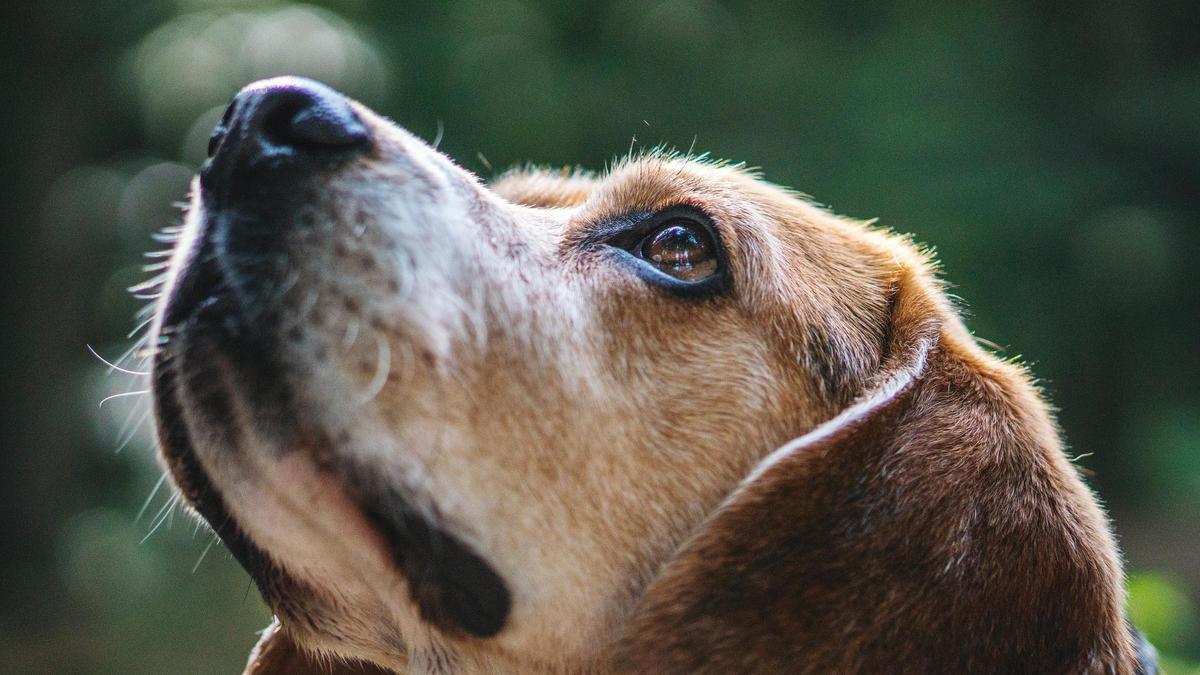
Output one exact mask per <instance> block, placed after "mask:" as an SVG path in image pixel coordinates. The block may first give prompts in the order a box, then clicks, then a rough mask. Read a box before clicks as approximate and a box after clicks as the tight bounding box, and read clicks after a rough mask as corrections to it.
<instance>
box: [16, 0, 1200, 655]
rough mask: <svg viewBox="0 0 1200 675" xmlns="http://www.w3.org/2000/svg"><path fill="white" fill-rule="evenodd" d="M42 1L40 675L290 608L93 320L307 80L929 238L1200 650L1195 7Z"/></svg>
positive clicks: (37, 433)
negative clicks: (199, 520) (723, 172)
mask: <svg viewBox="0 0 1200 675" xmlns="http://www.w3.org/2000/svg"><path fill="white" fill-rule="evenodd" d="M25 5H26V3H25V2H23V1H22V2H17V3H16V6H17V8H18V10H21V9H23V10H24V11H23V12H21V11H19V12H18V13H20V14H21V17H20V18H18V19H15V20H14V21H13V22H10V23H9V26H10V27H14V26H15V27H16V28H17V29H18V30H17V31H15V32H16V33H18V35H17V36H16V37H15V38H14V39H13V40H5V41H4V43H5V45H4V47H3V49H5V50H7V51H6V52H5V53H4V55H3V56H4V59H3V62H4V63H5V64H6V65H16V66H17V67H16V68H9V69H7V72H6V73H5V74H4V78H5V81H4V83H3V84H4V87H5V89H4V90H5V91H6V92H7V93H8V98H7V99H6V100H7V101H8V102H7V103H6V106H8V107H9V108H10V110H9V111H8V112H7V115H9V116H11V117H12V120H11V123H9V124H7V125H6V126H5V127H4V131H5V133H4V136H6V138H5V139H4V141H3V143H4V146H3V149H4V152H3V157H4V160H3V161H4V162H5V164H6V167H5V169H6V170H5V174H4V177H3V184H4V185H5V186H6V188H8V189H10V190H13V197H12V198H11V199H9V200H7V206H8V208H10V209H12V210H13V215H12V216H11V217H9V218H6V219H5V220H4V226H6V227H8V228H9V231H8V232H6V233H5V242H6V246H5V248H4V252H5V254H6V256H5V257H6V261H5V269H4V273H5V275H6V276H5V279H4V281H5V294H6V295H8V296H10V297H8V298H7V299H6V302H7V303H9V305H11V307H8V306H6V312H5V316H6V317H7V318H8V320H9V321H10V323H9V324H6V326H7V327H9V328H10V330H6V331H3V337H2V338H0V339H2V340H3V343H2V345H3V347H4V351H3V353H4V354H5V355H6V357H7V359H8V360H9V361H11V367H12V368H13V369H14V371H15V373H16V382H15V383H14V382H8V383H7V384H8V386H7V387H4V388H3V389H4V391H3V397H4V398H3V407H2V408H0V411H2V412H0V418H2V419H3V420H4V423H5V427H4V429H5V432H4V435H3V443H4V445H3V448H4V450H5V455H6V459H9V460H10V461H11V463H12V467H11V470H8V471H5V472H4V475H3V476H0V484H2V485H3V488H4V493H3V495H4V499H3V500H2V501H3V502H4V505H3V510H0V513H2V514H3V521H0V522H3V523H4V525H5V527H6V532H5V534H6V536H5V537H4V538H3V540H2V541H0V547H2V550H0V571H2V572H3V576H4V579H5V583H4V584H3V588H2V590H0V599H2V600H3V609H2V610H0V663H4V664H5V667H6V668H9V669H11V670H12V671H13V672H89V673H105V672H111V673H128V672H147V673H160V672H161V673H165V672H172V673H187V672H197V673H199V672H206V673H207V672H233V671H235V670H236V669H237V668H238V667H239V665H240V664H241V662H242V660H243V658H244V656H245V654H246V652H247V650H248V649H249V647H250V645H251V644H252V642H253V640H254V631H255V629H257V628H259V627H261V626H263V625H265V624H266V622H267V620H268V614H267V612H266V610H265V609H264V608H263V606H262V604H261V602H260V601H259V599H258V598H257V596H256V594H255V592H254V591H253V590H252V589H251V588H250V585H249V581H248V579H247V577H246V576H245V575H244V574H243V573H242V572H241V571H240V570H239V569H238V568H237V566H236V564H234V563H233V562H232V561H231V560H230V559H229V556H228V555H227V554H226V553H225V551H224V550H223V549H222V548H221V546H220V545H219V544H217V545H216V546H210V543H211V542H212V535H211V534H210V533H209V532H208V530H207V529H206V528H204V527H198V526H197V524H196V523H195V521H194V520H192V519H191V518H189V517H188V516H187V515H186V514H184V513H183V512H182V511H181V510H180V509H177V508H174V507H173V505H172V503H171V500H172V494H171V491H170V490H169V488H167V487H165V486H164V487H162V488H160V489H155V485H156V484H157V483H158V482H159V477H160V475H161V473H160V470H159V468H158V466H157V464H156V463H155V460H154V452H153V448H152V440H151V438H150V434H149V424H147V423H146V420H145V408H146V402H145V400H144V397H140V396H129V397H122V398H115V399H112V400H110V401H109V402H108V403H106V404H105V405H104V407H103V408H102V409H101V408H97V403H98V402H99V401H100V400H101V399H102V398H103V397H104V396H106V395H109V394H112V393H121V392H126V391H137V390H140V389H144V388H145V383H144V381H142V378H140V377H136V376H127V375H123V374H120V373H116V374H108V373H106V369H105V368H104V367H103V366H102V365H101V364H100V363H99V362H98V361H96V360H95V359H93V358H91V357H90V356H89V355H88V354H87V352H86V350H85V344H92V345H95V346H96V348H97V349H98V351H99V352H100V353H101V354H103V355H104V356H106V357H108V358H116V357H118V356H119V355H120V354H121V352H122V351H123V350H124V349H125V348H126V347H127V346H128V345H129V344H130V342H131V341H130V340H129V339H128V338H126V334H127V333H128V332H129V331H130V330H132V329H133V328H134V320H133V315H134V313H135V311H136V309H137V308H138V302H137V301H135V300H133V299H132V298H131V297H130V296H129V294H128V293H127V292H126V291H125V289H126V288H127V287H129V286H131V285H133V284H134V283H136V282H137V281H138V280H140V279H141V278H142V277H143V276H144V274H143V272H142V271H141V269H140V267H141V265H142V262H143V261H142V259H141V253H142V252H143V251H144V250H147V249H151V248H153V247H154V244H153V243H152V242H151V240H150V234H151V233H152V232H153V231H154V230H156V229H157V228H160V227H162V226H164V225H168V224H171V223H173V222H175V221H177V220H178V218H179V215H178V210H177V209H176V207H174V206H173V205H172V204H173V203H174V202H178V201H179V200H181V199H182V198H183V196H184V194H185V190H186V185H187V182H188V178H189V176H190V175H191V173H192V172H193V171H194V170H195V168H196V167H197V166H198V164H199V163H200V161H201V160H202V159H203V156H204V145H205V140H206V138H207V135H208V132H209V130H210V128H211V127H212V125H213V123H214V122H215V121H216V120H217V118H218V117H219V115H220V113H221V110H222V109H223V106H224V104H225V103H226V101H227V100H228V99H229V97H230V96H231V95H232V94H233V93H234V92H235V91H236V90H237V89H238V88H239V87H240V86H241V85H243V84H245V83H247V82H249V81H250V80H253V79H255V78H259V77H265V76H269V75H275V74H282V73H292V74H303V75H309V76H312V77H316V78H318V79H321V80H324V81H326V82H328V83H330V84H332V85H334V86H336V87H338V88H340V89H342V90H344V91H346V92H348V93H350V94H352V95H354V96H356V97H358V98H360V99H362V100H363V101H364V102H366V103H368V104H369V105H372V106H373V107H375V108H376V109H378V110H380V111H382V112H384V113H385V114H387V115H389V116H390V117H392V118H393V119H395V120H397V121H398V122H400V123H401V124H404V125H405V126H407V127H408V128H409V129H411V130H412V131H413V132H414V133H416V134H418V135H421V136H423V137H425V138H427V139H432V138H433V137H434V136H436V135H438V134H439V132H441V133H442V136H443V140H442V143H441V147H442V149H444V150H446V151H447V152H448V153H449V154H451V155H452V156H454V157H456V158H457V159H458V160H459V161H460V162H461V163H463V164H464V165H465V166H467V167H468V168H471V169H473V170H475V171H478V172H480V173H482V174H484V175H488V174H490V173H492V172H493V168H494V169H501V168H504V167H506V166H508V165H511V164H513V163H516V162H521V161H526V160H530V161H534V162H539V163H549V164H583V165H585V166H588V167H592V168H597V169H602V168H603V167H604V165H605V164H606V162H608V161H609V160H611V159H612V158H613V157H614V156H615V155H619V154H623V153H625V152H626V151H627V150H629V149H630V147H633V148H635V149H636V148H640V147H648V146H651V145H654V144H658V143H666V144H669V145H674V146H676V147H679V148H681V149H688V148H692V147H694V148H695V150H696V151H709V152H711V153H713V154H714V155H716V156H718V157H724V158H729V159H733V160H744V161H747V162H748V163H750V164H751V165H756V166H760V167H762V169H763V170H764V172H765V174H766V176H767V177H768V178H769V179H771V180H774V181H776V182H781V183H784V184H788V185H791V186H794V187H796V188H798V189H801V190H803V191H805V192H807V193H809V194H812V195H814V197H815V198H816V199H817V200H818V201H820V202H822V203H826V204H830V205H831V206H832V207H833V208H834V209H835V210H837V211H839V212H842V213H846V214H849V215H852V216H856V217H862V218H866V217H879V218H880V221H881V223H882V224H883V225H885V226H889V227H893V228H895V229H897V230H900V231H905V232H912V233H914V234H915V235H916V236H917V238H918V239H919V240H920V241H922V242H924V243H926V244H930V245H932V246H935V247H936V248H937V250H938V253H939V255H940V257H941V259H942V260H943V262H944V264H945V272H946V276H947V277H948V278H949V279H950V280H951V281H952V282H953V283H954V284H955V286H954V289H955V292H956V293H957V294H959V295H961V296H962V297H963V298H964V299H965V300H966V304H967V307H969V309H970V312H969V323H970V325H971V327H972V328H973V329H974V330H975V331H976V332H977V333H978V334H979V335H981V336H983V337H987V338H990V339H992V340H995V341H996V342H998V343H999V344H1000V345H1002V348H1003V349H1004V350H1005V352H1006V353H1007V354H1009V355H1011V356H1014V357H1018V358H1021V359H1023V360H1026V361H1028V362H1030V363H1032V366H1033V369H1034V371H1035V372H1036V373H1037V374H1038V375H1039V376H1041V377H1042V378H1044V380H1043V386H1044V387H1045V389H1046V391H1047V392H1048V394H1049V395H1050V396H1051V398H1052V399H1053V400H1054V401H1055V402H1056V403H1057V404H1058V405H1059V406H1060V408H1061V410H1062V412H1061V415H1060V419H1061V422H1062V425H1063V428H1064V432H1065V435H1066V438H1067V439H1068V441H1069V442H1070V444H1071V450H1070V452H1071V453H1072V455H1073V456H1074V455H1078V456H1079V458H1078V459H1077V463H1078V464H1079V466H1081V467H1082V468H1083V469H1084V470H1085V471H1086V472H1087V473H1088V475H1089V476H1090V479H1091V482H1092V484H1093V485H1094V486H1095V487H1096V489H1097V490H1098V491H1099V493H1100V494H1101V495H1102V497H1103V498H1104V499H1105V501H1106V503H1107V505H1108V506H1109V508H1110V511H1111V513H1112V514H1113V519H1114V522H1115V525H1116V528H1117V531H1118V534H1119V536H1120V540H1121V542H1122V545H1123V548H1124V550H1125V554H1126V558H1127V560H1128V562H1129V567H1130V570H1131V572H1132V576H1131V582H1130V594H1131V600H1130V607H1131V613H1132V616H1133V618H1134V620H1135V621H1136V622H1137V623H1138V625H1140V626H1141V627H1142V628H1143V629H1144V630H1145V631H1146V632H1147V633H1148V634H1149V635H1150V636H1151V638H1152V639H1153V640H1154V641H1155V643H1156V644H1157V645H1158V646H1159V648H1160V649H1161V650H1162V651H1163V652H1164V661H1165V662H1167V663H1168V664H1170V665H1171V666H1172V670H1171V672H1176V673H1179V672H1185V673H1186V672H1200V666H1197V665H1196V664H1197V663H1198V662H1200V619H1198V615H1197V609H1196V608H1197V606H1198V603H1200V595H1198V592H1200V338H1197V328H1200V322H1198V321H1197V318H1198V317H1200V292H1198V291H1197V288H1198V287H1200V264H1198V262H1197V260H1198V257H1200V215H1198V214H1200V187H1198V186H1200V42H1198V41H1197V40H1196V39H1195V26H1196V25H1198V24H1200V10H1198V9H1197V6H1196V5H1195V3H1190V2H1178V3H1170V2H1168V3H1161V2H1160V3H1149V2H1132V3H1104V2H1102V3H1076V2H1065V3H1063V2H1059V3H1046V2H1033V1H1027V2H999V1H998V0H991V1H984V2H974V3H951V2H944V3H939V2H925V3H906V2H881V3H869V4H868V3H854V2H816V3H791V2H783V1H781V0H758V1H749V0H748V1H745V2H733V3H719V2H715V1H714V0H666V1H659V0H655V1H646V0H625V1H618V2H611V3H601V2H591V1H585V0H574V1H566V2H549V1H547V2H534V1H522V0H495V1H478V2H466V1H455V2H446V3H441V2H437V3H434V2H390V1H386V0H374V1H372V0H344V1H342V2H333V1H330V2H321V3H316V4H309V5H302V4H297V3H291V2H253V1H250V0H243V1H240V2H239V1H233V0H230V1H225V2H222V1H219V0H209V1H206V0H157V1H150V0H147V1H144V2H134V1H130V0H90V1H89V2H82V3H75V2H56V1H54V0H44V1H43V2H41V3H28V5H29V6H27V7H26V6H25ZM14 106H15V107H14ZM14 188H15V189H14ZM12 326H16V327H17V328H15V329H13V328H12ZM127 419H128V421H127ZM118 448H119V450H118ZM148 496H149V497H148ZM206 552H207V553H206Z"/></svg>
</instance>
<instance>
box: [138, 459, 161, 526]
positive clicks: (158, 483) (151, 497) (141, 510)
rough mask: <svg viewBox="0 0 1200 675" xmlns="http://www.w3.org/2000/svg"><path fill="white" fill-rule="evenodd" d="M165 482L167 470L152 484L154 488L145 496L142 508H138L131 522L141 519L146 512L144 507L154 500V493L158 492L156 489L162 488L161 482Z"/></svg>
mask: <svg viewBox="0 0 1200 675" xmlns="http://www.w3.org/2000/svg"><path fill="white" fill-rule="evenodd" d="M166 482H167V472H166V471H164V472H163V475H162V476H161V477H160V478H159V479H158V482H157V483H155V484H154V489H153V490H151V491H150V496H149V497H146V501H145V502H143V503H142V508H140V509H138V512H137V515H136V516H135V517H134V519H133V522H135V523H136V522H137V521H139V520H141V519H142V516H143V515H145V514H146V509H148V508H150V502H152V501H154V495H157V494H158V491H159V490H160V489H162V486H163V483H166Z"/></svg>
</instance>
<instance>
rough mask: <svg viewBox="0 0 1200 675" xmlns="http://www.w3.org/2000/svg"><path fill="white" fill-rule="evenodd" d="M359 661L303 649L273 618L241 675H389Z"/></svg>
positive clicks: (386, 671) (385, 671) (251, 653)
mask: <svg viewBox="0 0 1200 675" xmlns="http://www.w3.org/2000/svg"><path fill="white" fill-rule="evenodd" d="M390 672H391V671H388V670H383V669H380V668H377V667H375V666H372V665H370V664H365V663H361V662H357V661H356V662H349V661H342V660H339V659H326V658H319V657H316V656H314V655H313V654H312V653H311V652H308V651H306V650H304V649H302V648H301V647H300V646H299V645H297V644H296V643H295V642H294V641H293V640H292V638H291V636H290V635H288V633H287V631H286V630H284V629H283V626H281V625H280V624H279V620H278V619H275V620H274V621H272V622H271V625H270V626H267V629H266V630H264V631H263V634H262V637H261V638H259V640H258V644H256V645H254V650H253V651H251V652H250V660H249V661H247V662H246V670H245V671H244V673H243V675H388V673H390Z"/></svg>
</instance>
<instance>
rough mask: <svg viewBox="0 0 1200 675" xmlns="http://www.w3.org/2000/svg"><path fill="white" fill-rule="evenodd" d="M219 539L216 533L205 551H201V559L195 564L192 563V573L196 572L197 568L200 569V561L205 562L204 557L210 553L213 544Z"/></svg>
mask: <svg viewBox="0 0 1200 675" xmlns="http://www.w3.org/2000/svg"><path fill="white" fill-rule="evenodd" d="M217 539H218V537H217V535H216V534H214V535H213V537H212V539H211V540H210V541H209V542H208V546H205V547H204V551H203V552H201V553H200V559H199V560H197V561H196V564H195V565H192V574H195V573H196V570H198V569H200V563H202V562H204V557H205V556H206V555H208V552H209V551H210V550H211V549H212V547H213V544H215V543H217Z"/></svg>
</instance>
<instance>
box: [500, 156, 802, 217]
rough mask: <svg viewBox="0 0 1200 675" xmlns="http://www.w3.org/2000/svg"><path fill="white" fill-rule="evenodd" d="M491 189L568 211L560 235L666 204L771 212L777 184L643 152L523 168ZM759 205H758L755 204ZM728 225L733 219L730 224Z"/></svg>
mask: <svg viewBox="0 0 1200 675" xmlns="http://www.w3.org/2000/svg"><path fill="white" fill-rule="evenodd" d="M491 187H492V190H493V191H494V192H495V193H496V194H497V195H499V196H501V197H503V198H504V199H507V200H508V201H510V202H512V203H514V204H517V205H520V206H526V207H533V208H537V209H552V210H555V211H559V212H562V213H569V215H570V217H569V219H568V222H567V223H565V225H566V230H565V232H564V234H565V235H567V236H568V237H570V236H571V235H572V234H577V233H578V231H579V230H581V229H585V228H588V227H590V226H591V225H592V224H594V223H596V222H601V221H604V220H606V219H613V218H621V217H625V216H627V215H629V214H631V213H655V212H658V211H661V210H663V209H665V208H668V207H672V206H681V205H686V206H691V207H694V208H696V209H699V210H701V211H703V212H705V213H708V214H710V215H713V216H718V217H719V216H736V218H728V220H736V222H738V223H742V222H746V221H749V220H752V219H753V218H749V217H746V216H748V215H751V214H753V215H761V214H762V211H763V209H764V208H770V209H771V210H774V207H776V206H778V205H779V204H781V203H786V202H794V200H790V199H784V200H781V199H779V198H780V197H781V196H782V195H779V194H772V193H773V192H782V191H781V190H779V189H778V188H775V189H774V190H772V189H771V188H772V186H770V185H768V184H766V183H763V182H762V181H760V180H758V178H757V176H755V175H754V174H753V173H751V172H749V171H747V170H746V169H745V168H744V167H742V166H740V165H728V164H722V163H718V162H713V161H709V160H704V159H695V158H687V157H681V156H673V155H657V154H649V155H645V156H639V157H632V158H628V159H625V160H622V161H620V162H618V163H617V164H616V165H614V166H613V168H612V169H610V170H609V171H607V172H605V173H601V174H597V173H591V172H587V171H584V170H582V169H578V168H564V169H547V168H539V167H524V168H521V169H517V170H514V171H510V172H508V173H506V174H504V175H502V176H500V177H499V178H498V179H497V180H496V181H495V182H494V183H493V185H492V186H491ZM760 207H763V208H760ZM731 224H733V223H731Z"/></svg>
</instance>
